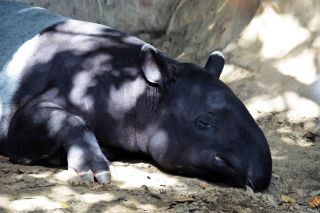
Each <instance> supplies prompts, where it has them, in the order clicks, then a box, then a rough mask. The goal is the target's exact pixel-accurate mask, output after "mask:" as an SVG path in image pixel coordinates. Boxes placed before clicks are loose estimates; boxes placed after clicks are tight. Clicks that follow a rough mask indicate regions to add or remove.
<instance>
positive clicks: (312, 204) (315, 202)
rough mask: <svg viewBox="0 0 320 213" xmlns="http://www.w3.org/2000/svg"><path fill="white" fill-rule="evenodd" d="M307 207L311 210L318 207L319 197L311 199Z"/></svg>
mask: <svg viewBox="0 0 320 213" xmlns="http://www.w3.org/2000/svg"><path fill="white" fill-rule="evenodd" d="M309 206H310V207H311V208H317V207H320V196H315V197H314V198H312V199H311V200H310V201H309Z"/></svg>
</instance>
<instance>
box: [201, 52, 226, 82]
mask: <svg viewBox="0 0 320 213" xmlns="http://www.w3.org/2000/svg"><path fill="white" fill-rule="evenodd" d="M224 62H225V60H224V56H223V54H222V52H220V51H214V52H213V53H211V54H210V56H209V58H208V60H207V63H206V66H205V70H206V71H208V72H210V73H212V74H213V75H214V76H216V77H217V78H219V77H220V75H221V73H222V69H223V67H224Z"/></svg>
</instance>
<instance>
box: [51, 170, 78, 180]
mask: <svg viewBox="0 0 320 213" xmlns="http://www.w3.org/2000/svg"><path fill="white" fill-rule="evenodd" d="M76 177H78V175H77V173H76V172H75V171H74V170H73V169H69V170H62V171H60V172H58V173H56V174H55V175H54V178H55V179H56V180H58V181H62V182H67V181H69V180H72V179H74V178H76Z"/></svg>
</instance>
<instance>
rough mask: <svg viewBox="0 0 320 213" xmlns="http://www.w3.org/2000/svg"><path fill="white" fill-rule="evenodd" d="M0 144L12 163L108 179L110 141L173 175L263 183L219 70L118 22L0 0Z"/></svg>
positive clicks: (255, 152) (256, 143) (266, 155)
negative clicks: (115, 25) (166, 49)
mask: <svg viewBox="0 0 320 213" xmlns="http://www.w3.org/2000/svg"><path fill="white" fill-rule="evenodd" d="M0 22H1V23H0V48H1V49H0V51H1V52H0V54H1V55H0V121H1V123H0V140H1V143H0V146H1V150H2V154H4V155H6V156H8V157H9V159H10V161H12V162H14V163H20V164H27V165H35V164H38V165H60V166H61V165H63V163H65V165H68V168H70V169H71V168H72V169H74V170H75V171H76V172H77V173H78V174H79V175H81V176H83V177H86V178H88V179H90V180H92V181H93V180H94V179H95V180H96V181H98V182H99V183H109V182H110V181H111V175H110V170H109V167H110V161H109V160H110V158H109V155H110V154H112V152H118V153H119V152H120V153H121V152H123V154H124V155H125V153H137V154H138V156H139V155H140V156H148V157H149V158H150V159H152V160H153V162H154V163H155V164H156V165H158V166H159V167H160V168H162V169H164V170H166V171H168V172H172V173H177V174H182V175H188V176H196V177H200V178H204V179H206V180H209V181H222V182H225V183H228V184H231V185H233V186H239V187H243V186H245V185H248V186H250V187H251V188H252V189H253V190H254V191H261V190H264V189H265V188H267V186H268V185H269V182H270V178H271V170H272V169H271V168H272V162H271V154H270V149H269V146H268V143H267V140H266V138H265V136H264V134H263V133H262V131H261V130H260V128H259V127H258V125H257V124H256V122H255V121H254V119H253V118H252V116H251V115H250V114H249V112H248V110H247V109H246V107H245V106H244V104H243V103H242V102H241V101H240V100H239V99H238V98H237V96H236V95H235V94H234V93H233V92H232V91H231V89H230V88H229V87H228V86H227V85H225V84H224V83H223V82H222V81H221V80H220V79H219V76H220V74H221V72H222V69H223V67H224V57H223V55H222V54H221V53H220V52H213V53H212V54H211V55H210V56H209V58H208V60H207V63H206V65H205V67H202V66H199V65H196V64H191V63H182V62H179V61H177V60H174V59H172V58H170V57H168V56H167V55H165V54H164V53H163V52H161V51H160V50H158V49H156V48H154V47H153V46H151V45H150V44H148V43H146V42H144V41H142V40H139V39H138V38H136V37H133V36H130V35H127V34H125V33H123V32H120V31H118V30H115V29H112V28H109V27H106V26H103V25H99V24H95V23H89V22H84V21H77V20H73V19H69V18H66V17H63V16H59V15H57V14H53V13H51V12H49V11H47V10H44V9H42V8H38V7H31V6H28V5H26V4H17V3H12V2H7V1H0Z"/></svg>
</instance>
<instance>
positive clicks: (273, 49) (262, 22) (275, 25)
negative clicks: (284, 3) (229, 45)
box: [240, 4, 310, 59]
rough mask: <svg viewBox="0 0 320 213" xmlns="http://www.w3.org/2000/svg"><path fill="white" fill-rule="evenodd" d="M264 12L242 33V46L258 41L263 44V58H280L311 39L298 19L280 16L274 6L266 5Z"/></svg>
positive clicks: (288, 15)
mask: <svg viewBox="0 0 320 213" xmlns="http://www.w3.org/2000/svg"><path fill="white" fill-rule="evenodd" d="M262 10H263V11H262V13H261V14H259V15H257V16H256V17H255V18H254V19H253V20H252V22H251V23H250V25H249V26H248V27H247V28H246V29H245V30H244V31H243V32H242V38H241V39H240V45H241V46H243V47H246V46H248V45H250V43H251V42H252V41H254V40H257V39H258V40H259V41H261V43H262V47H261V51H260V55H261V56H262V57H263V58H266V59H267V58H280V57H283V56H284V55H285V54H287V53H289V51H290V50H292V49H293V48H294V47H296V46H297V45H299V44H301V43H303V42H305V41H306V40H307V39H308V38H309V37H310V32H309V31H308V29H305V28H304V27H302V26H300V24H299V21H298V20H297V18H296V17H294V16H292V15H290V14H279V13H278V12H277V11H276V9H275V7H272V4H265V7H262Z"/></svg>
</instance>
